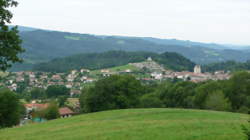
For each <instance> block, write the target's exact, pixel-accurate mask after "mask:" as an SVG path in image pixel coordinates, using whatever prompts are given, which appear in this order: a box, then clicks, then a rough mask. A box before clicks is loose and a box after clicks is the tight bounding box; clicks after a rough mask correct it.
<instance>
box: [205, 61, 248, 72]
mask: <svg viewBox="0 0 250 140" xmlns="http://www.w3.org/2000/svg"><path fill="white" fill-rule="evenodd" d="M202 69H203V70H204V71H206V72H214V71H218V70H225V71H240V70H250V61H247V62H245V63H240V62H235V61H227V62H219V63H212V64H208V65H204V66H202Z"/></svg>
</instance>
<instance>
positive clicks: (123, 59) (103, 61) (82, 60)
mask: <svg viewBox="0 0 250 140" xmlns="http://www.w3.org/2000/svg"><path fill="white" fill-rule="evenodd" d="M148 57H152V59H153V60H154V61H156V62H158V63H159V64H162V65H163V66H165V67H166V68H168V69H172V70H177V71H181V70H192V69H193V67H194V65H195V64H194V63H193V62H191V61H190V60H188V59H186V58H185V57H183V56H181V55H179V54H177V53H168V52H165V53H163V54H157V53H151V52H124V51H109V52H104V53H90V54H85V53H84V54H77V55H73V56H69V57H65V58H57V59H54V60H52V61H50V62H47V63H40V64H37V65H35V67H34V70H35V71H45V72H67V71H69V70H72V69H80V68H87V69H92V70H93V69H103V68H110V67H114V66H121V65H126V64H128V63H134V62H142V61H145V60H146V59H147V58H148Z"/></svg>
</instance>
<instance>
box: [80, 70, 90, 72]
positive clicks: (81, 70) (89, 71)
mask: <svg viewBox="0 0 250 140" xmlns="http://www.w3.org/2000/svg"><path fill="white" fill-rule="evenodd" d="M80 72H81V73H84V72H87V73H89V72H90V70H88V69H81V70H80Z"/></svg>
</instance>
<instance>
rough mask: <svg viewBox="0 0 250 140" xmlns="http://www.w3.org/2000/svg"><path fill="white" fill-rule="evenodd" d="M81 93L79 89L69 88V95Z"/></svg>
mask: <svg viewBox="0 0 250 140" xmlns="http://www.w3.org/2000/svg"><path fill="white" fill-rule="evenodd" d="M80 94H81V91H80V90H73V89H72V90H71V91H70V96H74V95H80Z"/></svg>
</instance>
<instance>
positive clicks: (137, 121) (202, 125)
mask: <svg viewBox="0 0 250 140" xmlns="http://www.w3.org/2000/svg"><path fill="white" fill-rule="evenodd" d="M247 119H248V116H247V115H243V114H238V113H227V112H216V111H200V110H184V109H132V110H116V111H105V112H98V113H91V114H86V115H80V116H75V117H72V118H67V119H58V120H54V121H50V122H47V123H43V124H31V125H27V126H24V127H19V128H11V129H3V130H0V139H1V140H244V139H245V138H244V134H243V133H242V130H241V125H242V124H245V123H246V122H247Z"/></svg>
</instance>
